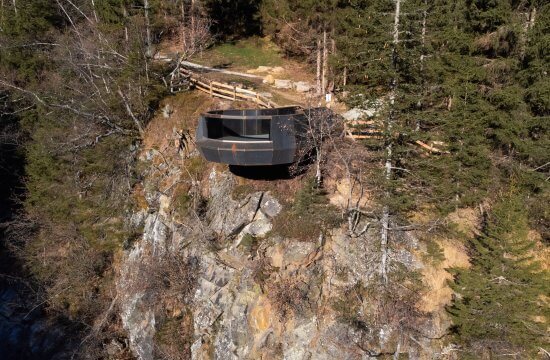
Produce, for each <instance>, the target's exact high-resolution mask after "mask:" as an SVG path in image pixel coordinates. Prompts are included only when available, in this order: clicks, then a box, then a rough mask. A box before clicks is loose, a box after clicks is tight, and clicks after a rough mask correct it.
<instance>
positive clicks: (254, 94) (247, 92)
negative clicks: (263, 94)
mask: <svg viewBox="0 0 550 360" xmlns="http://www.w3.org/2000/svg"><path fill="white" fill-rule="evenodd" d="M237 92H239V93H242V94H248V95H252V96H256V95H258V96H260V94H258V93H257V92H255V91H252V90H248V89H243V88H240V87H237Z"/></svg>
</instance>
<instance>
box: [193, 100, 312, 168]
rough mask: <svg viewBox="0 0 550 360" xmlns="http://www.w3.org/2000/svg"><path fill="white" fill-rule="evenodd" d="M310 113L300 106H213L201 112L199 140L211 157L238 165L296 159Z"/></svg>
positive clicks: (197, 134)
mask: <svg viewBox="0 0 550 360" xmlns="http://www.w3.org/2000/svg"><path fill="white" fill-rule="evenodd" d="M306 122H307V119H306V116H305V114H304V110H303V109H302V108H301V107H299V106H288V107H280V108H274V109H246V110H232V109H230V110H212V111H208V112H206V113H203V114H201V116H200V119H199V125H198V127H197V133H196V138H195V142H196V144H197V148H198V149H199V151H200V153H201V155H202V156H203V157H204V158H205V159H206V160H208V161H212V162H218V163H224V164H229V165H237V166H261V165H282V164H291V163H293V162H294V161H296V160H297V159H296V157H297V152H298V149H299V147H300V143H301V140H300V139H301V138H303V135H304V134H305V132H306Z"/></svg>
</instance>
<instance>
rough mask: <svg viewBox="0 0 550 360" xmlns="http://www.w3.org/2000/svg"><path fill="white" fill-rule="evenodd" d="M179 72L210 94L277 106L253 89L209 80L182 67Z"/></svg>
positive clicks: (269, 106)
mask: <svg viewBox="0 0 550 360" xmlns="http://www.w3.org/2000/svg"><path fill="white" fill-rule="evenodd" d="M179 72H180V75H182V76H183V77H185V78H187V79H188V81H189V82H190V83H191V84H192V85H193V86H194V87H195V88H196V89H197V90H200V91H202V92H205V93H207V94H209V95H210V96H216V97H219V98H222V99H227V100H233V101H251V102H253V103H256V104H258V105H260V106H261V107H264V108H274V107H278V105H277V104H276V103H274V102H273V101H271V100H270V99H268V98H267V97H265V96H263V95H261V94H259V93H257V92H255V91H252V90H249V89H243V88H241V87H239V86H234V85H230V84H225V83H221V82H218V81H211V80H209V79H206V78H204V77H201V76H199V75H197V74H196V73H193V72H192V71H189V70H187V69H184V68H181V69H180V71H179Z"/></svg>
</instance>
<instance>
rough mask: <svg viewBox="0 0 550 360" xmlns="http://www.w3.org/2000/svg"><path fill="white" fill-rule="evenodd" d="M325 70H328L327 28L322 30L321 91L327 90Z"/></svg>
mask: <svg viewBox="0 0 550 360" xmlns="http://www.w3.org/2000/svg"><path fill="white" fill-rule="evenodd" d="M327 72H328V47H327V30H326V29H324V30H323V71H322V80H321V91H322V92H323V93H325V92H326V91H327Z"/></svg>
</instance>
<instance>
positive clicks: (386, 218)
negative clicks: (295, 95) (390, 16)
mask: <svg viewBox="0 0 550 360" xmlns="http://www.w3.org/2000/svg"><path fill="white" fill-rule="evenodd" d="M400 11H401V0H396V1H395V14H394V22H393V50H392V60H391V61H392V66H393V67H394V68H395V66H396V64H395V60H396V56H397V54H396V52H397V46H398V44H399V15H400ZM396 90H397V79H396V78H394V79H393V80H392V82H391V89H390V95H389V114H388V118H387V121H386V141H387V145H386V161H385V164H384V177H385V179H386V182H387V183H389V182H390V180H391V178H392V161H393V158H392V153H393V146H392V145H393V144H392V139H391V136H392V134H391V132H392V129H393V125H394V112H395V96H396ZM385 197H386V200H389V197H390V193H389V191H386V195H385ZM389 227H390V208H389V205H388V204H386V205H384V207H383V209H382V219H381V230H380V250H381V252H382V258H381V263H380V275H381V277H382V281H383V283H384V284H387V283H388V232H389Z"/></svg>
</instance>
